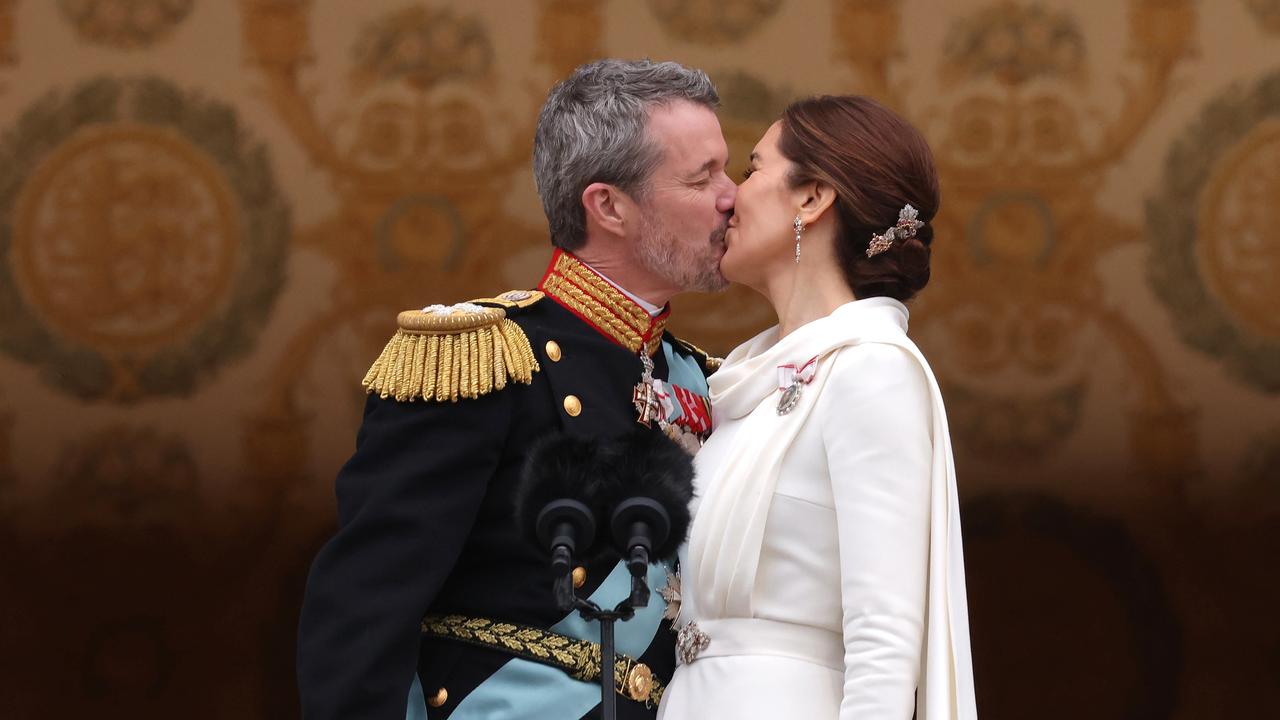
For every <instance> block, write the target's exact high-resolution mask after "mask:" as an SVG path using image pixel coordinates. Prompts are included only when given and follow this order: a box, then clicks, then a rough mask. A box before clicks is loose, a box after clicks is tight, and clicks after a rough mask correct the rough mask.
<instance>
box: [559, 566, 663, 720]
mask: <svg viewBox="0 0 1280 720" xmlns="http://www.w3.org/2000/svg"><path fill="white" fill-rule="evenodd" d="M645 555H646V556H647V555H648V553H645ZM645 564H646V565H647V564H648V563H647V562H646V563H645ZM565 587H568V593H569V594H570V596H571V597H572V598H573V600H572V605H571V607H572V609H574V610H577V611H578V614H579V615H581V616H582V619H583V620H586V621H587V622H590V621H592V620H596V621H599V623H600V705H601V708H600V710H601V715H602V718H601V720H616V719H617V717H618V696H617V692H616V687H617V679H616V678H615V677H614V665H615V664H616V662H617V650H616V647H615V644H614V638H613V630H614V627H613V626H614V623H615V622H617V621H618V620H622V621H623V622H626V621H627V620H630V619H631V618H633V617H635V614H636V608H642V607H647V606H648V605H649V584H648V582H647V580H646V579H645V576H644V575H632V576H631V595H630V596H628V597H626V598H624V599H623V600H622V602H620V603H618V604H617V605H616V606H614V608H613V609H612V610H605V609H604V608H602V607H600V606H599V605H598V604H596V603H595V602H593V601H592V600H590V599H583V598H580V597H578V596H577V595H576V594H573V580H572V579H571V577H570V576H569V575H565V576H563V577H560V578H556V599H557V600H558V601H562V600H565V599H567V598H565V595H564V592H563V589H564V588H565ZM561 609H562V610H564V609H569V608H567V607H562V608H561ZM622 681H623V682H624V683H625V682H626V678H623V679H622Z"/></svg>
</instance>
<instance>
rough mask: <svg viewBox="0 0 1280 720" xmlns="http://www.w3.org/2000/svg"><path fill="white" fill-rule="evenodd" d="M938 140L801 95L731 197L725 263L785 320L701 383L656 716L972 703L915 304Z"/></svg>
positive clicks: (947, 478) (960, 714)
mask: <svg viewBox="0 0 1280 720" xmlns="http://www.w3.org/2000/svg"><path fill="white" fill-rule="evenodd" d="M938 204H939V196H938V180H937V173H936V170H935V168H934V164H933V158H932V154H931V152H930V151H929V147H928V144H927V143H926V142H925V140H924V138H923V137H922V136H921V135H920V133H919V132H918V131H917V130H916V129H915V128H913V127H912V126H911V125H910V124H908V123H907V122H906V121H905V120H903V119H902V118H901V117H899V116H898V115H896V114H894V113H893V112H891V111H889V110H887V109H886V108H884V107H883V106H881V105H879V104H877V103H875V102H874V101H872V100H869V99H867V98H862V97H853V96H841V97H818V98H811V99H808V100H802V101H799V102H797V103H795V104H793V105H792V106H790V107H789V108H787V110H786V111H785V112H784V113H783V115H782V118H781V119H780V120H779V121H778V122H777V123H775V124H774V125H773V126H772V127H771V128H769V131H768V132H767V133H765V135H764V137H763V138H761V140H760V142H759V143H758V144H757V145H756V147H755V150H754V152H753V153H752V154H751V167H750V170H749V171H748V172H747V177H746V179H745V180H744V182H743V183H742V185H741V187H740V188H739V190H738V196H737V202H736V208H735V216H734V218H733V219H732V220H731V221H730V224H729V231H728V234H727V236H726V239H725V242H726V245H727V249H726V253H725V256H724V259H723V260H722V262H721V269H722V270H723V272H724V274H725V276H726V277H728V278H729V279H730V280H733V281H736V282H739V283H742V284H745V285H747V286H749V287H751V288H753V289H755V290H756V291H758V292H760V293H761V294H763V295H764V296H765V297H766V298H767V299H768V300H769V302H770V303H772V305H773V307H774V310H775V311H776V312H777V316H778V325H777V326H775V327H773V328H770V329H769V330H766V331H765V332H763V333H761V334H760V335H758V336H756V337H755V338H753V339H752V340H750V341H748V342H747V343H745V344H743V345H742V346H740V347H738V348H737V349H736V350H734V351H733V352H732V353H731V354H730V355H729V356H728V357H727V358H726V359H725V362H724V365H723V366H722V367H721V368H720V370H719V371H718V372H716V374H714V375H712V376H711V378H710V385H711V397H712V403H713V417H714V422H715V429H714V431H713V433H712V435H711V439H710V440H709V441H708V442H707V444H706V445H705V446H704V447H703V448H702V450H701V452H700V453H699V454H698V456H697V458H696V461H695V464H696V467H697V481H696V491H697V495H698V500H696V501H695V503H696V504H695V507H694V520H693V525H692V529H691V531H690V536H689V542H688V545H687V547H686V549H685V551H684V552H683V553H682V558H681V560H682V562H681V576H682V577H681V587H680V588H679V589H680V605H679V616H678V618H677V620H676V626H677V627H678V628H679V630H680V635H679V641H678V654H679V655H680V658H679V661H680V665H679V667H678V668H677V670H676V672H675V675H674V677H673V678H672V680H671V683H670V685H669V687H668V688H667V691H666V694H665V696H664V698H663V700H662V705H661V707H660V710H659V715H658V717H659V719H660V720H704V719H706V718H735V719H740V720H741V719H747V720H749V719H751V718H842V719H846V720H852V719H854V718H856V719H857V720H873V719H879V718H885V719H889V718H892V719H893V720H909V718H911V717H912V716H913V713H915V716H916V717H918V718H920V719H921V720H951V719H953V718H954V719H958V720H971V719H972V718H976V717H977V711H976V707H975V702H974V690H973V678H972V669H971V662H970V654H969V635H968V617H967V608H966V602H965V589H964V561H963V556H962V553H961V542H960V518H959V513H958V506H957V497H956V485H955V470H954V466H953V463H952V457H951V444H950V439H949V435H948V430H947V421H946V413H945V410H944V408H943V404H942V396H941V394H940V393H939V390H938V384H937V381H936V380H935V379H934V376H933V372H932V371H931V370H930V368H929V365H928V363H927V362H926V361H925V359H924V357H923V356H922V355H921V354H920V351H919V349H917V348H916V346H915V344H914V343H912V341H911V340H909V339H908V338H907V334H906V330H907V317H908V312H907V307H906V306H905V305H904V304H903V303H904V302H905V301H907V300H909V299H910V298H911V297H913V296H914V295H915V294H916V293H917V292H919V291H920V290H921V289H923V288H924V286H925V284H926V283H927V282H928V280H929V252H930V251H929V246H930V243H931V241H932V237H933V230H932V227H931V225H930V220H932V218H933V217H934V215H935V214H936V213H937V210H938Z"/></svg>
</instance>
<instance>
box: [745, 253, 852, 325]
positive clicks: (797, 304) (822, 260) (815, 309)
mask: <svg viewBox="0 0 1280 720" xmlns="http://www.w3.org/2000/svg"><path fill="white" fill-rule="evenodd" d="M806 261H807V262H806ZM764 295H765V297H767V298H768V299H769V303H770V304H771V305H773V310H774V312H775V313H777V315H778V337H779V339H781V338H784V337H786V336H787V335H789V334H791V333H792V332H795V331H796V329H798V328H800V327H801V326H803V325H805V324H807V323H810V322H813V321H814V320H817V319H819V318H824V317H826V316H828V315H830V314H831V313H832V312H833V311H834V310H835V309H836V308H838V307H840V306H841V305H844V304H845V303H847V302H852V301H853V300H855V299H857V298H856V297H854V294H853V290H851V289H850V288H849V283H848V282H847V281H846V280H845V278H844V273H843V272H841V270H840V265H839V263H838V262H836V259H835V257H821V256H818V253H812V254H811V255H810V256H809V257H804V256H802V257H801V260H800V263H799V264H795V263H789V264H787V265H786V266H784V267H782V268H779V270H778V271H777V272H776V273H774V276H773V277H771V278H768V279H767V280H766V283H765V293H764Z"/></svg>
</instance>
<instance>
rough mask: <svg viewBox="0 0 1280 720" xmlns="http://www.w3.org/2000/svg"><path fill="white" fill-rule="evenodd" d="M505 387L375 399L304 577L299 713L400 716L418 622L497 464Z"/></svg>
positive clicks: (506, 411) (505, 416) (319, 719)
mask: <svg viewBox="0 0 1280 720" xmlns="http://www.w3.org/2000/svg"><path fill="white" fill-rule="evenodd" d="M509 396H510V391H508V392H497V393H492V394H490V395H486V396H483V397H481V398H478V399H474V400H464V401H462V402H459V403H434V402H431V403H428V402H421V401H419V402H413V403H404V402H396V401H394V400H382V399H379V398H378V397H376V396H372V395H371V396H370V398H369V400H368V402H367V404H366V407H365V416H364V422H363V424H362V425H361V428H360V433H359V435H358V436H357V440H356V452H355V454H354V455H353V456H352V457H351V459H350V460H349V461H348V462H347V464H346V465H345V466H344V467H343V468H342V470H341V472H340V473H339V474H338V479H337V495H338V515H339V528H338V532H337V533H336V534H335V535H334V537H333V538H332V539H331V540H330V541H329V542H328V543H327V544H325V546H324V547H323V548H322V549H321V550H320V553H319V554H318V555H317V556H316V560H315V562H314V563H313V564H312V567H311V573H310V575H309V576H308V578H307V587H306V595H305V599H304V601H303V607H302V617H301V620H300V623H299V627H298V686H299V690H300V693H301V700H302V712H303V717H304V718H307V719H308V720H327V719H329V718H356V717H359V718H375V719H380V718H387V719H388V720H390V719H391V718H395V719H396V720H403V718H404V717H405V707H406V700H407V698H408V694H409V687H410V683H411V682H412V681H413V674H414V672H415V671H416V669H417V665H418V653H419V643H420V623H421V620H422V616H423V615H424V614H425V613H426V611H427V609H428V607H429V606H430V604H431V602H432V600H433V599H434V598H435V596H436V593H437V592H438V591H439V589H440V587H441V585H442V584H443V582H444V580H445V578H446V577H447V576H448V574H449V572H450V571H451V570H452V568H453V565H454V563H455V562H456V561H457V558H458V555H459V553H460V552H461V550H462V547H463V544H464V542H465V541H466V538H467V535H468V534H469V532H470V530H471V526H472V524H473V523H474V522H475V518H476V515H477V513H478V511H479V508H480V505H481V502H482V501H483V499H484V496H485V491H486V488H487V486H488V483H489V480H490V478H491V477H492V475H493V473H494V471H495V470H496V469H497V467H498V464H499V461H500V459H501V456H502V448H503V444H504V442H505V437H506V434H507V429H508V426H509V422H510V417H511V410H510V405H511V402H512V401H511V399H510V397H509Z"/></svg>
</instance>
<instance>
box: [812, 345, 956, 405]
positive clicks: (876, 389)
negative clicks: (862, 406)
mask: <svg viewBox="0 0 1280 720" xmlns="http://www.w3.org/2000/svg"><path fill="white" fill-rule="evenodd" d="M830 362H831V369H830V377H829V379H828V381H827V384H828V386H830V387H831V389H832V392H830V393H824V394H825V395H829V396H831V398H832V399H833V400H834V401H835V402H837V403H847V402H852V401H857V400H859V399H868V398H884V397H888V398H893V397H898V398H900V399H902V400H908V399H909V398H911V397H920V398H926V397H928V394H929V389H930V388H929V386H930V384H931V383H930V375H929V373H927V372H926V368H925V365H924V358H923V356H922V355H920V354H919V350H917V349H916V348H915V345H914V344H912V343H911V341H910V340H908V339H907V338H906V337H905V336H903V337H902V338H901V340H900V341H897V340H895V341H893V342H881V341H871V342H860V343H857V344H853V345H847V346H845V347H843V348H840V349H839V351H838V352H836V353H833V357H832V358H831V359H830Z"/></svg>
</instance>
